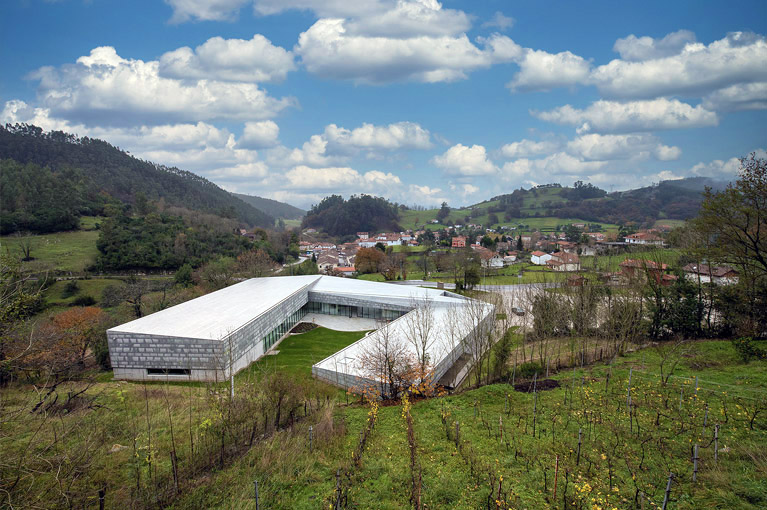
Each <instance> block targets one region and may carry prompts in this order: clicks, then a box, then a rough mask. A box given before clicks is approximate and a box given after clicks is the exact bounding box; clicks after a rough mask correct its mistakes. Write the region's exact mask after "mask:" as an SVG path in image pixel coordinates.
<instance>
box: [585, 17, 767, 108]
mask: <svg viewBox="0 0 767 510" xmlns="http://www.w3.org/2000/svg"><path fill="white" fill-rule="evenodd" d="M664 39H665V38H664ZM634 43H636V41H629V42H624V43H621V46H624V45H625V46H627V47H633V50H632V51H633V53H632V51H629V53H630V54H631V56H632V57H633V58H635V57H639V56H643V55H645V54H647V55H650V54H652V53H653V51H655V50H653V51H647V52H644V53H643V52H642V51H640V50H638V49H637V44H634ZM675 44H677V45H678V44H679V42H677V43H675ZM656 46H657V45H655V46H654V45H652V44H651V45H650V48H651V49H653V48H656ZM673 46H674V45H673V44H670V43H669V47H670V48H671V49H669V50H657V51H659V52H660V53H661V54H662V53H663V52H664V51H666V52H670V51H674V50H673ZM656 49H657V48H656ZM626 50H627V51H628V48H626ZM765 62H767V41H765V38H764V37H763V36H761V35H756V34H752V33H746V32H734V33H731V34H728V35H727V37H725V38H723V39H720V40H718V41H714V42H712V43H711V44H709V45H708V46H706V45H705V44H701V43H692V42H688V43H686V44H685V45H684V47H683V48H682V49H681V51H680V52H678V53H676V54H672V55H670V56H665V57H660V58H651V59H649V60H640V61H630V60H621V59H616V60H613V61H612V62H610V63H608V64H605V65H602V66H599V67H597V68H596V69H595V70H594V71H593V73H592V76H591V80H592V81H593V83H594V84H595V85H596V86H597V88H598V89H599V91H600V92H601V93H602V95H603V96H607V97H615V98H650V97H658V96H669V95H687V96H697V95H700V94H704V93H707V92H711V91H713V90H716V89H721V88H725V87H729V86H731V85H735V84H739V83H740V84H743V83H752V82H764V81H767V66H765V65H764V63H765Z"/></svg>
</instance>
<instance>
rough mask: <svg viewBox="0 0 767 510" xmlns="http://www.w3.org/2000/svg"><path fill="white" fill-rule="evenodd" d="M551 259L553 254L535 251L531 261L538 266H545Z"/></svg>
mask: <svg viewBox="0 0 767 510" xmlns="http://www.w3.org/2000/svg"><path fill="white" fill-rule="evenodd" d="M549 260H551V255H549V254H548V253H544V252H542V251H534V252H533V253H532V255H531V256H530V262H532V263H533V264H535V265H537V266H545V265H546V262H548V261H549Z"/></svg>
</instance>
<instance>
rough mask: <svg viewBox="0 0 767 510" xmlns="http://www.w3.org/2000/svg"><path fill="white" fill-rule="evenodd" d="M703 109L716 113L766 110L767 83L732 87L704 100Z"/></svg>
mask: <svg viewBox="0 0 767 510" xmlns="http://www.w3.org/2000/svg"><path fill="white" fill-rule="evenodd" d="M703 107H704V108H708V109H710V110H716V111H738V110H766V109H767V82H759V83H745V84H738V85H731V86H729V87H726V88H723V89H720V90H717V91H714V92H712V93H711V94H708V95H707V96H705V97H704V98H703Z"/></svg>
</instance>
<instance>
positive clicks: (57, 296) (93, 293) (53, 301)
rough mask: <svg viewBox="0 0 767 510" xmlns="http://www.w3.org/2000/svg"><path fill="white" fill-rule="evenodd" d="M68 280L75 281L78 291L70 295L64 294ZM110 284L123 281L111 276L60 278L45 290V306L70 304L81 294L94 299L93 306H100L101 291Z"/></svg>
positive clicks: (119, 284) (123, 283)
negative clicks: (81, 278)
mask: <svg viewBox="0 0 767 510" xmlns="http://www.w3.org/2000/svg"><path fill="white" fill-rule="evenodd" d="M70 281H77V286H78V287H79V289H80V290H79V291H77V293H76V294H73V295H71V296H66V293H65V288H66V286H67V284H68V283H69V282H70ZM110 285H117V286H122V285H125V282H124V281H122V280H119V279H111V278H91V279H87V280H62V281H57V282H55V283H54V284H53V285H51V286H50V287H48V289H46V291H45V302H46V305H47V306H52V307H58V306H70V305H71V304H72V303H73V301H75V300H76V299H77V298H79V297H82V296H90V297H92V298H93V299H94V300H95V301H96V305H95V306H101V293H102V292H103V291H104V289H105V288H107V287H109V286H110Z"/></svg>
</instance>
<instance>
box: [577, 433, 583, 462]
mask: <svg viewBox="0 0 767 510" xmlns="http://www.w3.org/2000/svg"><path fill="white" fill-rule="evenodd" d="M581 432H583V429H581V428H579V429H578V456H577V457H576V460H575V465H576V466H579V465H580V464H581Z"/></svg>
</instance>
